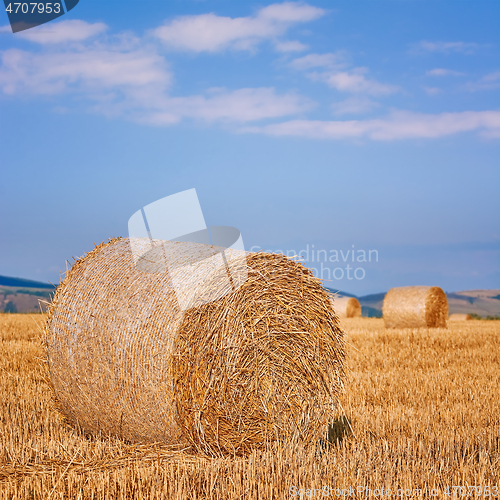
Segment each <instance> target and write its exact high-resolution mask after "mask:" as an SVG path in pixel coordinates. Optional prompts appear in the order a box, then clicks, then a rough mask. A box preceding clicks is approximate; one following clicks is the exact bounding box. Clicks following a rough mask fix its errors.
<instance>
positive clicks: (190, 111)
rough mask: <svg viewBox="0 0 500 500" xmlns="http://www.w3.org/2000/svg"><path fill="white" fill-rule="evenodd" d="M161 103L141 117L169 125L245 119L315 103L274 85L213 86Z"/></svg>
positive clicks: (290, 112)
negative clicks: (230, 88)
mask: <svg viewBox="0 0 500 500" xmlns="http://www.w3.org/2000/svg"><path fill="white" fill-rule="evenodd" d="M157 104H158V106H157V108H158V109H157V110H154V111H152V112H150V113H147V114H145V115H144V116H143V117H142V118H141V120H142V121H143V122H147V123H150V124H154V125H167V124H169V123H172V121H178V120H180V119H181V118H194V119H199V120H204V121H207V122H213V121H232V122H241V123H244V122H250V121H256V120H262V119H265V118H277V117H281V116H287V115H294V114H297V113H301V112H304V111H308V110H310V109H311V108H312V107H313V106H314V103H312V102H311V101H310V100H309V99H306V98H304V97H301V96H299V95H296V94H293V93H289V94H284V95H279V94H277V93H276V91H275V89H274V88H246V89H238V90H234V91H228V90H227V89H212V90H211V91H209V92H208V93H207V95H206V96H204V95H194V96H187V97H166V98H165V99H163V100H162V101H160V102H158V103H157Z"/></svg>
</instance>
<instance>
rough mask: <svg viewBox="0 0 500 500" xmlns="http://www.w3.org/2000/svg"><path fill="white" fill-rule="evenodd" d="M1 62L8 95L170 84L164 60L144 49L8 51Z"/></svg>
mask: <svg viewBox="0 0 500 500" xmlns="http://www.w3.org/2000/svg"><path fill="white" fill-rule="evenodd" d="M1 60H2V66H1V67H0V88H1V89H2V91H3V92H4V93H6V94H11V95H12V94H21V93H22V94H56V93H64V92H69V91H75V90H80V91H91V92H95V91H99V90H103V91H106V90H113V89H116V90H119V89H120V88H121V89H126V88H133V87H143V88H149V89H150V88H151V87H152V86H154V87H157V88H161V89H165V88H166V87H167V86H168V85H169V83H170V81H171V74H170V72H169V71H168V68H167V65H166V63H165V60H164V59H163V58H162V57H161V56H159V55H158V54H155V53H154V52H151V51H147V50H144V49H138V50H132V51H126V52H122V51H118V50H113V49H112V48H111V47H109V48H90V49H87V50H83V51H68V52H56V53H42V54H36V53H31V52H27V51H24V50H19V49H10V50H6V51H4V52H3V53H2V55H1Z"/></svg>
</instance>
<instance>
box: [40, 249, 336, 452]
mask: <svg viewBox="0 0 500 500" xmlns="http://www.w3.org/2000/svg"><path fill="white" fill-rule="evenodd" d="M176 244H177V245H179V248H180V249H181V252H180V253H183V252H184V253H185V252H186V245H197V244H192V243H180V242H178V243H176ZM203 265H204V264H203V261H200V262H198V263H197V264H196V266H195V269H194V272H196V273H198V274H200V273H201V271H202V270H203V269H202V268H203ZM238 265H239V266H242V267H244V268H245V273H246V275H247V279H246V281H245V282H244V283H243V284H242V285H241V286H240V287H239V288H237V289H236V290H235V291H230V293H228V294H227V295H225V296H223V297H221V298H218V299H217V300H214V301H211V302H208V303H206V298H204V297H202V296H194V298H192V299H190V300H192V302H191V304H192V305H193V306H194V307H191V308H190V309H187V310H186V311H181V310H180V308H179V305H178V302H177V300H176V295H175V290H174V289H173V286H172V283H171V282H170V278H169V275H168V273H165V272H163V273H151V272H149V273H148V272H141V271H140V270H138V269H137V267H136V266H135V265H134V262H133V259H132V254H131V251H130V245H129V242H128V240H127V239H117V240H110V242H108V243H104V244H102V245H99V246H98V247H96V248H95V249H94V250H93V251H91V252H89V253H88V254H87V255H86V256H85V257H83V258H81V259H80V260H78V261H77V262H76V263H75V264H74V265H73V267H72V268H71V269H70V271H69V272H68V273H67V274H66V278H65V280H64V281H63V283H62V284H61V285H60V286H59V287H58V288H57V291H56V295H55V297H54V299H53V302H52V304H51V306H50V308H49V317H48V320H47V325H46V345H47V354H48V362H49V369H50V376H51V383H52V387H53V391H54V394H55V399H56V402H57V405H58V408H59V410H60V411H61V412H62V413H63V415H64V416H65V417H66V418H67V420H68V421H69V422H70V423H71V424H73V425H80V426H81V427H83V428H84V429H86V430H87V431H89V432H92V433H102V434H112V435H118V436H120V437H122V438H124V439H126V440H128V441H131V442H153V441H154V442H162V443H165V444H180V445H189V446H191V448H192V449H194V450H196V451H199V452H204V453H207V454H210V455H220V454H225V453H235V454H242V453H246V452H248V451H250V450H251V449H253V448H257V447H262V446H264V445H265V444H266V443H267V442H269V441H274V440H285V439H300V440H302V441H306V442H310V441H313V440H316V439H318V438H319V437H320V436H321V434H322V433H323V432H325V431H326V429H327V425H328V422H330V421H331V420H332V417H333V413H334V411H335V408H336V405H337V396H338V394H339V393H340V391H341V390H342V388H343V376H344V370H343V361H344V344H343V333H342V331H341V329H340V327H339V324H338V319H337V316H336V315H335V313H334V311H333V308H332V307H331V303H330V300H329V295H328V293H327V292H326V290H324V289H323V288H322V286H321V282H320V281H319V280H318V279H316V278H314V276H313V275H312V274H311V272H310V271H309V270H307V269H306V268H304V267H303V266H302V265H301V264H300V263H298V262H295V261H292V260H290V259H288V258H286V257H284V256H281V255H274V254H266V253H257V254H246V253H245V252H241V254H240V255H239V257H238V258H237V259H234V258H233V259H232V266H233V267H235V266H238ZM219 280H222V281H224V280H225V281H224V282H227V275H226V276H222V275H221V276H217V274H215V275H213V276H211V284H212V285H211V286H213V287H215V288H217V287H218V284H217V283H218V281H219ZM207 290H209V287H203V293H207ZM197 301H198V303H199V304H200V305H197Z"/></svg>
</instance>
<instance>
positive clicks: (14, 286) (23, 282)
mask: <svg viewBox="0 0 500 500" xmlns="http://www.w3.org/2000/svg"><path fill="white" fill-rule="evenodd" d="M326 289H327V290H328V291H330V292H331V293H336V294H338V296H339V297H354V298H356V299H358V300H359V302H360V304H361V310H362V314H363V316H367V317H378V318H381V317H382V304H383V303H384V297H385V294H386V292H381V293H374V294H370V295H363V296H361V297H358V296H356V295H354V294H352V293H348V292H344V291H342V290H334V289H332V288H329V287H326ZM54 291H55V286H54V285H51V284H50V283H43V282H41V281H34V280H27V279H23V278H11V277H8V276H0V312H13V313H14V312H19V313H32V312H40V306H42V309H45V308H46V304H47V302H50V299H51V297H52V293H53V292H54ZM446 296H447V297H448V305H449V310H450V314H454V313H465V314H477V315H478V316H481V317H486V316H500V289H495V290H466V291H462V292H452V293H447V294H446Z"/></svg>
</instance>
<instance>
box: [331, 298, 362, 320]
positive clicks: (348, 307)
mask: <svg viewBox="0 0 500 500" xmlns="http://www.w3.org/2000/svg"><path fill="white" fill-rule="evenodd" d="M332 303H333V308H334V310H335V312H336V313H337V314H338V315H339V316H340V317H341V318H359V317H360V316H361V304H360V303H359V300H358V299H356V298H354V297H332Z"/></svg>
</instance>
